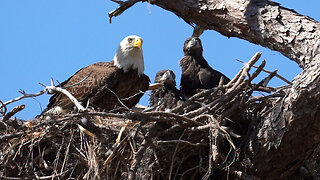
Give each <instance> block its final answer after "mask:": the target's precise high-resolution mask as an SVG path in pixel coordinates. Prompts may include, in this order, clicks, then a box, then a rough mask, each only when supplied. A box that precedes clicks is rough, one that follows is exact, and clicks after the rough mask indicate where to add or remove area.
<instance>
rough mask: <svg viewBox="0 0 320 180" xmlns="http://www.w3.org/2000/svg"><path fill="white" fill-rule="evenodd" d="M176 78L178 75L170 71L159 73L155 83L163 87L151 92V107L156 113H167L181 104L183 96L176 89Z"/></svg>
mask: <svg viewBox="0 0 320 180" xmlns="http://www.w3.org/2000/svg"><path fill="white" fill-rule="evenodd" d="M175 78H176V75H175V74H174V72H173V71H171V70H169V69H166V70H161V71H159V72H157V74H156V77H155V80H154V82H155V83H161V84H162V86H161V87H160V88H158V89H154V90H152V91H151V96H150V99H149V103H150V107H154V108H155V110H156V111H166V110H170V109H172V108H174V107H176V106H177V105H179V104H181V102H182V99H181V94H180V91H179V90H178V89H177V88H176V81H175Z"/></svg>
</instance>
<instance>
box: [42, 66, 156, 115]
mask: <svg viewBox="0 0 320 180" xmlns="http://www.w3.org/2000/svg"><path fill="white" fill-rule="evenodd" d="M149 81H150V80H149V78H148V76H146V75H145V74H142V75H140V76H139V75H138V73H137V70H133V69H130V70H129V71H128V72H124V71H123V70H122V69H120V68H118V67H117V66H115V65H114V63H113V62H99V63H95V64H92V65H89V66H87V67H85V68H82V69H80V70H79V71H78V72H77V73H75V74H74V75H73V76H71V77H70V78H69V79H68V80H66V81H65V82H63V83H62V84H61V85H62V87H63V88H65V89H66V90H68V91H69V92H70V93H71V94H72V95H73V96H74V97H75V98H76V99H77V100H78V101H79V102H81V103H82V105H83V106H87V105H89V106H92V107H95V108H98V109H100V110H112V109H119V108H125V107H128V108H131V107H133V106H134V105H136V104H137V103H138V102H139V100H140V98H141V97H142V95H143V92H145V91H146V90H147V89H148V86H149ZM120 101H121V102H120ZM88 103H89V104H88ZM54 106H59V107H60V108H61V109H63V111H70V110H72V109H73V106H74V104H73V103H72V102H71V101H70V99H69V98H68V97H67V96H65V95H64V94H62V93H59V92H58V93H56V94H54V95H53V96H52V97H51V98H50V100H49V104H48V107H47V108H48V109H51V108H53V107H54Z"/></svg>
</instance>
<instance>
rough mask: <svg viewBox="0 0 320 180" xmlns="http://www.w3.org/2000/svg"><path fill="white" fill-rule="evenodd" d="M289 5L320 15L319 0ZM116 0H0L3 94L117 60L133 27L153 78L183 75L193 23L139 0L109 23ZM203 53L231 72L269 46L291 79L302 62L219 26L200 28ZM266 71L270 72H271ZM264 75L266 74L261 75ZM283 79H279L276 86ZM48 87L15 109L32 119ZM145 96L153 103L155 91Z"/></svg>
mask: <svg viewBox="0 0 320 180" xmlns="http://www.w3.org/2000/svg"><path fill="white" fill-rule="evenodd" d="M278 2H279V3H281V4H283V6H285V7H288V8H292V9H295V10H296V11H298V12H299V13H301V14H304V15H308V16H310V17H313V18H314V19H316V20H318V21H319V20H320V14H319V11H318V10H317V8H318V7H320V1H319V0H308V1H299V0H286V1H284V0H283V1H280V0H279V1H278ZM116 7H117V4H115V3H113V2H111V1H109V0H95V1H85V0H67V1H66V0H46V1H43V0H28V1H20V0H19V1H18V0H1V1H0V63H1V66H0V67H1V72H0V73H1V75H0V83H1V84H0V100H2V101H4V102H5V101H8V100H10V99H13V98H15V97H18V96H20V94H19V93H18V90H20V89H22V90H24V91H26V92H27V93H37V92H39V91H41V90H42V89H43V87H42V86H40V85H39V84H38V82H41V83H43V84H49V83H50V78H51V77H53V78H54V79H55V80H58V81H60V82H62V81H64V80H66V79H67V78H68V77H70V76H71V75H73V74H74V73H75V72H76V71H77V70H78V69H80V68H82V67H84V66H87V65H89V64H92V63H94V62H98V61H110V60H112V58H113V56H114V53H115V51H116V49H117V46H118V44H119V42H120V41H121V40H122V39H123V38H124V37H125V36H127V35H131V34H136V35H139V36H141V37H142V38H143V40H144V44H143V50H144V57H145V69H146V70H145V74H147V75H148V76H149V77H150V79H151V80H152V81H153V79H154V76H155V74H156V72H157V71H159V70H161V69H168V68H169V69H172V70H173V71H174V72H175V73H176V76H177V84H178V85H179V83H180V75H181V70H180V67H179V66H178V61H179V60H180V59H181V58H182V57H183V52H182V47H183V42H184V40H185V39H186V38H187V37H189V36H191V34H192V30H193V29H192V27H191V26H189V25H188V24H186V23H185V22H184V21H183V20H182V19H179V18H178V17H177V16H175V15H174V14H173V13H171V12H168V11H165V10H163V9H160V8H159V7H157V6H152V5H149V4H148V3H138V4H136V5H135V6H133V7H132V8H130V9H128V10H127V11H126V12H124V13H123V14H122V15H120V16H118V17H116V18H113V22H112V24H110V23H109V18H108V12H109V11H111V10H113V9H115V8H116ZM201 39H202V42H203V46H204V57H205V58H206V59H207V61H208V62H209V64H210V65H211V66H212V67H213V68H215V69H217V70H219V71H221V72H223V73H224V74H226V75H227V76H228V77H230V78H232V77H233V76H234V75H235V74H236V73H237V72H238V71H239V69H240V68H241V67H242V64H240V63H238V62H236V61H235V59H240V60H243V61H248V60H249V59H250V58H251V57H252V56H253V55H254V54H255V53H256V52H258V51H259V52H262V53H263V55H262V58H261V59H265V60H266V61H267V65H266V69H269V70H275V69H278V70H279V74H281V75H283V76H284V77H286V78H287V79H289V80H292V79H293V78H294V77H295V76H296V75H297V74H298V73H299V72H300V71H301V69H299V68H298V66H297V65H296V64H295V63H294V62H292V61H290V60H288V59H287V58H285V57H284V56H282V55H281V54H280V53H278V52H274V51H270V50H268V49H265V48H263V47H261V46H257V45H254V44H251V43H248V42H246V41H244V40H240V39H237V38H226V37H224V36H222V35H220V34H219V33H217V32H214V31H206V32H204V34H203V35H202V36H201ZM265 75H266V74H263V76H265ZM261 78H262V76H261ZM283 84H284V83H283V82H282V81H280V80H277V79H274V80H272V82H271V85H273V86H280V85H283ZM49 97H50V96H49V95H46V94H45V95H42V96H40V97H37V98H35V99H36V100H35V99H32V98H29V99H25V100H21V101H19V102H17V103H14V104H11V105H9V106H8V109H9V110H10V109H12V108H13V107H14V106H16V105H19V104H26V108H25V109H24V110H23V111H21V112H20V113H18V114H16V117H18V118H21V119H26V120H27V119H32V118H33V117H34V116H36V115H37V114H39V113H41V107H40V105H41V106H42V108H45V107H46V105H47V103H48V99H49ZM140 104H143V105H148V96H145V97H143V98H142V100H141V102H140Z"/></svg>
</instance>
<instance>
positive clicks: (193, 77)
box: [179, 37, 230, 99]
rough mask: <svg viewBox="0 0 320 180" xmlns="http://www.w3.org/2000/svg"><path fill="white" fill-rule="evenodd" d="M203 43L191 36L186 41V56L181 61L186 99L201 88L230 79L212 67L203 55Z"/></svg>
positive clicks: (214, 85)
mask: <svg viewBox="0 0 320 180" xmlns="http://www.w3.org/2000/svg"><path fill="white" fill-rule="evenodd" d="M202 51H203V48H202V44H201V41H200V39H199V38H198V37H190V38H188V39H187V40H186V41H185V42H184V47H183V52H184V57H183V58H182V59H181V60H180V61H179V64H180V66H181V69H182V75H181V81H180V91H181V94H182V96H183V98H184V99H188V98H189V97H191V96H192V95H194V94H196V93H197V92H198V90H199V89H211V88H213V87H216V86H218V85H219V82H220V79H221V78H222V80H223V84H226V83H228V82H229V81H230V79H229V78H227V77H226V76H225V75H223V74H222V73H220V72H219V71H216V70H214V69H212V68H211V67H210V66H209V64H208V62H207V61H206V60H205V59H204V58H203V56H202Z"/></svg>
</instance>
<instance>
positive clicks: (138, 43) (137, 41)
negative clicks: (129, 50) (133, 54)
mask: <svg viewBox="0 0 320 180" xmlns="http://www.w3.org/2000/svg"><path fill="white" fill-rule="evenodd" d="M132 46H133V47H138V48H140V49H141V47H142V40H141V39H140V38H137V39H136V40H135V41H134V42H133V45H132Z"/></svg>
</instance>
